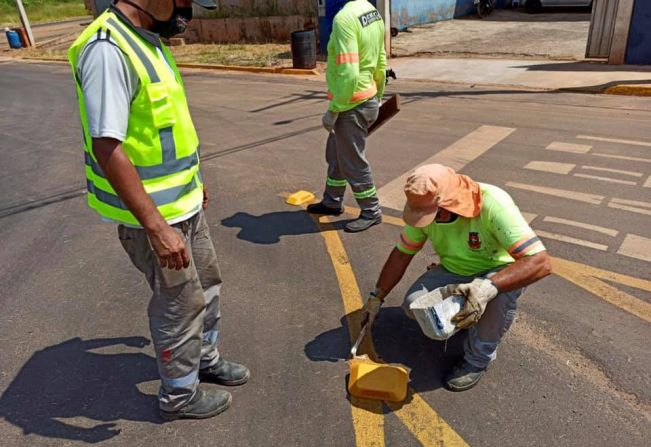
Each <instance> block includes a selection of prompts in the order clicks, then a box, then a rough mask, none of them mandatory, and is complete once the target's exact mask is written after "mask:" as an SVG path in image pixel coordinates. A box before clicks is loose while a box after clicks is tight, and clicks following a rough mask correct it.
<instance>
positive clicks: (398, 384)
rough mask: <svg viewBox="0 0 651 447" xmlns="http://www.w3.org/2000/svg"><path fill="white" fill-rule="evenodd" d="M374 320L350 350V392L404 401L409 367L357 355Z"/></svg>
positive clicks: (363, 395) (369, 322)
mask: <svg viewBox="0 0 651 447" xmlns="http://www.w3.org/2000/svg"><path fill="white" fill-rule="evenodd" d="M372 324H373V321H372V320H371V321H368V322H367V323H366V324H365V325H364V327H363V328H362V330H361V331H360V333H359V336H358V337H357V341H356V342H355V344H354V345H353V347H352V349H351V350H350V355H351V357H352V358H351V359H350V360H348V367H349V368H350V375H349V377H348V392H349V393H350V394H351V395H353V396H356V397H361V398H365V399H379V400H387V401H391V402H402V401H403V400H405V398H406V397H407V389H408V386H409V369H407V368H406V367H404V366H402V365H396V364H388V363H378V362H374V361H373V360H371V359H369V358H368V356H366V355H359V356H358V355H357V348H359V345H360V343H361V342H362V339H363V338H364V335H366V331H367V329H368V327H369V326H371V325H372Z"/></svg>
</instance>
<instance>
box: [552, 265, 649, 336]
mask: <svg viewBox="0 0 651 447" xmlns="http://www.w3.org/2000/svg"><path fill="white" fill-rule="evenodd" d="M552 266H553V268H554V273H555V274H557V275H558V276H560V277H562V278H565V279H566V280H568V281H570V282H571V283H574V284H576V285H577V286H579V287H581V288H583V289H585V290H587V291H588V292H591V293H592V294H593V295H595V296H598V297H599V298H601V299H603V300H604V301H606V302H608V303H610V304H613V305H615V306H617V307H619V308H620V309H622V310H625V311H626V312H628V313H630V314H632V315H635V316H636V317H638V318H641V319H643V320H645V321H647V322H649V323H651V304H649V303H647V302H645V301H642V300H640V299H638V298H636V297H634V296H632V295H629V294H628V293H626V292H624V291H622V290H619V289H617V288H616V287H614V286H611V285H610V284H608V283H605V282H604V281H602V280H604V279H605V280H608V281H613V282H616V283H619V284H623V285H626V286H629V287H635V288H637V289H641V290H646V291H651V281H646V280H644V279H640V278H634V277H632V276H627V275H621V274H619V273H615V272H609V271H606V270H601V269H597V268H595V267H590V266H587V265H584V264H579V263H576V262H572V261H568V260H566V259H559V258H552Z"/></svg>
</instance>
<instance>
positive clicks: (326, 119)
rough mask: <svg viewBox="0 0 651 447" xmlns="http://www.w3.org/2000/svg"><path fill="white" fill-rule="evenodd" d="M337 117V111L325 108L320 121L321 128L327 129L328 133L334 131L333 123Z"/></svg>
mask: <svg viewBox="0 0 651 447" xmlns="http://www.w3.org/2000/svg"><path fill="white" fill-rule="evenodd" d="M338 117H339V114H338V113H337V112H333V111H332V110H327V111H326V113H324V114H323V119H322V120H321V123H322V124H323V128H324V129H325V130H327V131H328V133H332V132H334V131H335V123H336V122H337V118H338Z"/></svg>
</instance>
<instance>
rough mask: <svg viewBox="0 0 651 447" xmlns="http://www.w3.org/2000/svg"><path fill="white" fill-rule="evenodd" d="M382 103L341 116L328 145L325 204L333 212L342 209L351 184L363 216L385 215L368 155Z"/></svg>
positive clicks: (364, 105) (365, 105) (372, 101)
mask: <svg viewBox="0 0 651 447" xmlns="http://www.w3.org/2000/svg"><path fill="white" fill-rule="evenodd" d="M378 112H379V102H378V100H377V99H376V98H371V99H369V100H368V101H366V102H364V103H362V104H360V105H358V106H357V107H355V108H354V109H352V110H348V111H346V112H341V113H340V114H339V117H338V118H337V121H336V122H335V127H334V132H333V133H331V134H330V135H329V136H328V142H327V143H326V162H328V177H327V178H326V187H325V192H324V193H323V204H324V205H325V206H328V207H330V208H341V207H342V206H343V201H344V193H345V192H346V183H348V184H350V187H351V188H352V190H353V196H354V197H355V200H357V203H358V205H359V208H360V209H361V210H362V216H364V217H369V218H374V217H377V216H379V215H380V214H381V211H380V201H379V200H378V198H377V193H376V189H375V185H374V184H373V177H372V175H371V166H370V165H369V164H368V161H367V160H366V156H365V155H364V148H365V147H366V137H367V135H368V128H369V127H370V126H371V124H373V123H374V122H375V120H376V119H377V117H378Z"/></svg>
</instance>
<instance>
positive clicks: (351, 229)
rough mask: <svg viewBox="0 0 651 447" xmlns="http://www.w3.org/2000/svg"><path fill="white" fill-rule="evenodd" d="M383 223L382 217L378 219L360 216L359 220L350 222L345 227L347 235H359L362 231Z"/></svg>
mask: <svg viewBox="0 0 651 447" xmlns="http://www.w3.org/2000/svg"><path fill="white" fill-rule="evenodd" d="M380 223H382V216H377V217H364V216H359V218H357V219H355V220H353V221H352V222H348V223H347V224H346V226H345V227H344V231H345V232H346V233H359V232H360V231H364V230H368V229H369V228H371V227H372V226H373V225H377V224H380Z"/></svg>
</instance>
